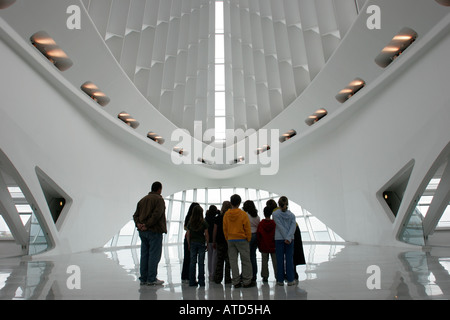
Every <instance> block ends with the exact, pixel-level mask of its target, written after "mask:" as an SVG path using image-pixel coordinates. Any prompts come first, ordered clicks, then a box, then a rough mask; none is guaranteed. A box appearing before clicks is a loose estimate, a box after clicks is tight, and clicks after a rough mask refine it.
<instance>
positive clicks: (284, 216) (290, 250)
mask: <svg viewBox="0 0 450 320" xmlns="http://www.w3.org/2000/svg"><path fill="white" fill-rule="evenodd" d="M278 205H279V207H280V208H279V209H278V210H276V211H275V212H274V213H273V220H274V221H275V223H276V228H275V252H276V256H277V284H278V285H280V286H282V285H284V276H285V272H286V277H287V281H288V285H289V286H292V285H295V281H294V276H295V275H294V233H295V227H296V223H295V216H294V214H293V213H292V212H291V211H289V210H288V205H289V202H288V198H286V197H285V196H283V197H281V198H280V199H279V200H278Z"/></svg>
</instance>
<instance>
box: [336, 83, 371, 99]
mask: <svg viewBox="0 0 450 320" xmlns="http://www.w3.org/2000/svg"><path fill="white" fill-rule="evenodd" d="M365 85H366V82H365V81H364V80H362V79H359V78H356V79H355V80H353V81H352V82H350V83H349V84H348V86H347V87H345V88H344V89H343V90H341V91H339V93H338V94H337V95H336V100H337V101H339V102H340V103H344V102H345V101H347V100H348V99H350V98H351V97H353V96H354V95H355V94H356V93H357V92H358V91H359V90H361V89H362V88H364V87H365Z"/></svg>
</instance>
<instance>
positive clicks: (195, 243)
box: [186, 206, 209, 287]
mask: <svg viewBox="0 0 450 320" xmlns="http://www.w3.org/2000/svg"><path fill="white" fill-rule="evenodd" d="M187 229H188V231H187V233H186V239H187V241H188V246H189V251H190V253H191V263H190V267H189V286H191V287H192V286H197V285H200V287H204V286H205V252H206V250H207V246H206V245H207V243H209V235H208V223H207V222H206V221H205V219H203V208H202V207H201V206H196V207H195V208H194V210H193V211H192V216H191V218H190V219H189V224H188V226H187ZM196 265H198V282H197V281H195V280H196V279H195V275H196Z"/></svg>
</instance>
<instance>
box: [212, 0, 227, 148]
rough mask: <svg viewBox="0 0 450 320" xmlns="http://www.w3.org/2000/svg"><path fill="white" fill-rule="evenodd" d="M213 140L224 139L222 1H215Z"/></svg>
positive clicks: (223, 29) (221, 140)
mask: <svg viewBox="0 0 450 320" xmlns="http://www.w3.org/2000/svg"><path fill="white" fill-rule="evenodd" d="M215 19H216V20H215V52H214V55H215V68H214V69H215V90H214V91H215V97H214V108H215V114H214V117H215V121H214V122H215V123H214V128H215V135H214V136H215V141H217V142H220V143H223V142H225V140H226V127H227V125H226V117H225V116H226V104H225V34H224V32H225V27H224V4H223V1H216V3H215Z"/></svg>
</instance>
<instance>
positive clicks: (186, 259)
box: [181, 202, 199, 283]
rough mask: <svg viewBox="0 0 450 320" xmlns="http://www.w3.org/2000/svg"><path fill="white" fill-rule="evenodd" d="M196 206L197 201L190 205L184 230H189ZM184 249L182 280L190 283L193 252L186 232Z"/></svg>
mask: <svg viewBox="0 0 450 320" xmlns="http://www.w3.org/2000/svg"><path fill="white" fill-rule="evenodd" d="M196 206H199V204H198V203H197V202H193V203H191V205H190V206H189V209H188V212H187V214H186V217H185V218H184V230H185V231H187V226H188V224H189V219H190V218H191V215H192V211H193V210H194V208H195V207H196ZM183 250H184V259H183V267H182V269H181V282H182V283H189V268H190V264H191V253H190V252H189V246H188V241H187V239H186V234H185V235H184V241H183Z"/></svg>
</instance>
